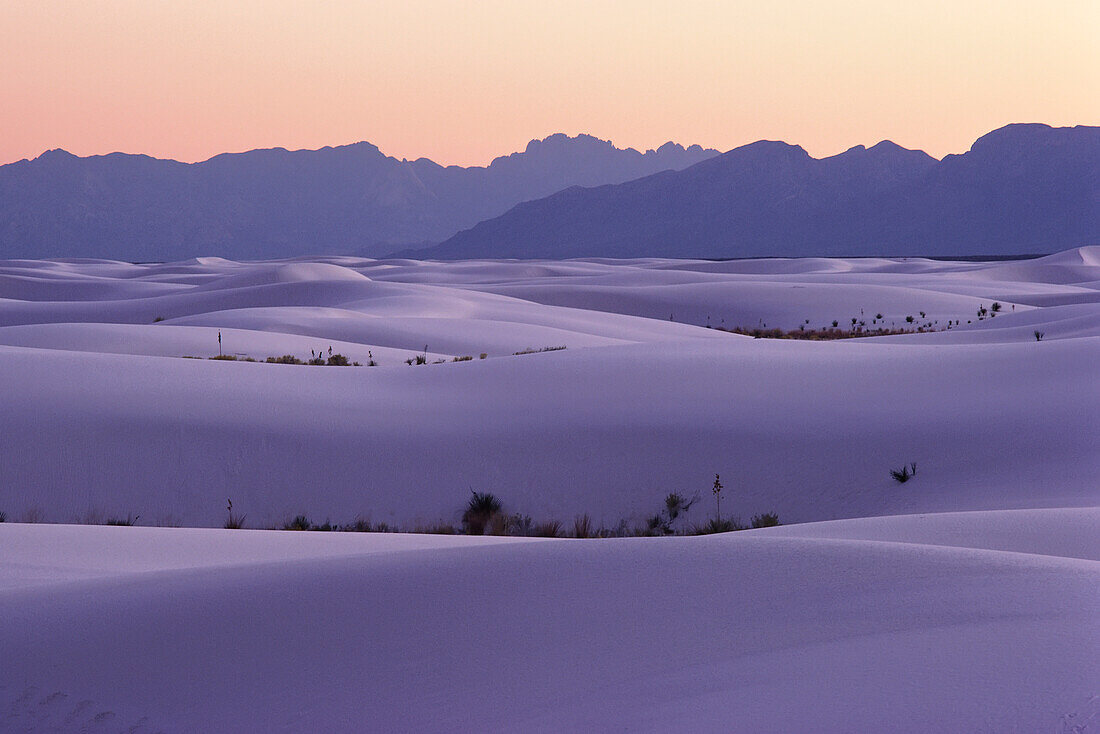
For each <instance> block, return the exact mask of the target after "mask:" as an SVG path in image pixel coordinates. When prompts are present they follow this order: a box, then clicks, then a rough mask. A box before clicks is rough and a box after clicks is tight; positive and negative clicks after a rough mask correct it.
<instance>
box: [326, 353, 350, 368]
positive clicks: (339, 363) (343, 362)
mask: <svg viewBox="0 0 1100 734" xmlns="http://www.w3.org/2000/svg"><path fill="white" fill-rule="evenodd" d="M325 364H327V365H328V366H329V367H350V366H351V363H350V362H349V361H348V358H347V357H345V356H344V355H342V354H333V355H331V356H329V358H328V361H327V362H326V363H325Z"/></svg>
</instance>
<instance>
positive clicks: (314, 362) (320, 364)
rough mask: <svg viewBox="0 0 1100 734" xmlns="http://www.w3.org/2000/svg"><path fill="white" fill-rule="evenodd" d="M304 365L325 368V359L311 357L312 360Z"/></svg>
mask: <svg viewBox="0 0 1100 734" xmlns="http://www.w3.org/2000/svg"><path fill="white" fill-rule="evenodd" d="M306 364H308V365H313V366H314V367H324V366H325V358H324V357H313V358H312V359H310V360H309V361H307V362H306Z"/></svg>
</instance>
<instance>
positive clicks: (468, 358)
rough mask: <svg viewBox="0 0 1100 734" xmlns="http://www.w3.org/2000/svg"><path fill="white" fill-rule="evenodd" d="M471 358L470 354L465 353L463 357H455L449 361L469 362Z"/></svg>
mask: <svg viewBox="0 0 1100 734" xmlns="http://www.w3.org/2000/svg"><path fill="white" fill-rule="evenodd" d="M472 359H473V357H471V356H470V355H468V354H467V355H466V356H465V357H455V358H454V359H452V360H451V361H452V362H469V361H470V360H472Z"/></svg>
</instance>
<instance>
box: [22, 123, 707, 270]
mask: <svg viewBox="0 0 1100 734" xmlns="http://www.w3.org/2000/svg"><path fill="white" fill-rule="evenodd" d="M717 152H718V151H715V150H706V149H703V148H701V147H700V146H698V145H693V146H691V147H689V148H684V147H683V146H680V145H677V144H675V143H666V144H665V145H663V146H661V147H660V148H658V149H656V150H650V151H646V152H645V153H642V152H639V151H637V150H634V149H632V148H627V149H625V150H623V149H619V148H616V147H614V146H613V145H612V144H611V143H609V142H607V141H604V140H599V139H598V138H594V137H592V136H589V135H580V136H577V137H569V136H566V135H561V134H558V135H551V136H550V137H548V138H546V139H544V140H533V141H531V142H530V143H529V144H528V145H527V148H526V150H524V151H523V152H521V153H513V154H512V155H508V156H503V157H500V158H497V159H495V160H494V161H493V162H492V163H491V164H490V165H488V166H485V167H470V168H462V167H459V166H440V165H438V164H436V163H434V162H433V161H430V160H428V159H426V158H421V159H418V160H414V161H407V160H398V159H396V158H393V157H390V156H387V155H385V154H383V153H382V152H381V151H380V150H379V149H378V148H377V147H375V146H374V145H371V144H370V143H365V142H363V143H356V144H353V145H345V146H340V147H335V148H332V147H328V148H322V149H320V150H300V151H287V150H284V149H281V148H275V149H266V150H252V151H248V152H246V153H233V154H222V155H218V156H215V157H213V158H211V159H209V160H207V161H203V162H201V163H194V164H187V163H180V162H178V161H172V160H161V159H156V158H151V157H149V156H145V155H129V154H123V153H112V154H110V155H103V156H91V157H87V158H83V157H77V156H74V155H71V154H69V153H67V152H65V151H63V150H51V151H48V152H46V153H43V154H42V155H41V156H39V157H38V158H35V159H34V160H23V161H19V162H16V163H11V164H8V165H4V166H0V257H6V258H12V257H28V258H38V257H102V258H115V259H124V260H135V261H136V260H178V259H183V258H187V257H192V256H196V255H221V256H224V257H229V258H236V259H256V258H277V257H287V256H293V255H301V254H308V253H337V252H338V253H359V254H366V255H377V254H381V253H385V252H389V251H391V250H393V249H396V248H400V247H408V246H413V245H422V244H426V243H435V242H440V241H442V240H444V239H446V238H447V237H449V236H451V235H453V234H455V233H456V232H458V231H460V230H462V229H464V228H467V227H471V226H473V225H474V224H476V223H477V222H479V221H481V220H484V219H487V218H490V217H495V216H497V215H499V214H502V213H503V212H505V211H507V210H508V209H510V208H511V207H512V206H514V205H515V204H517V203H519V202H522V201H526V200H529V199H537V198H541V197H544V196H547V195H549V194H552V193H554V192H556V191H559V190H561V189H563V188H567V187H569V186H575V185H581V186H597V185H601V184H607V183H620V182H623V181H629V180H632V179H636V178H639V177H643V176H647V175H649V174H652V173H655V172H658V171H663V170H666V169H682V168H685V167H687V166H690V165H692V164H694V163H698V162H699V161H702V160H705V159H706V158H709V157H711V156H714V155H716V154H717Z"/></svg>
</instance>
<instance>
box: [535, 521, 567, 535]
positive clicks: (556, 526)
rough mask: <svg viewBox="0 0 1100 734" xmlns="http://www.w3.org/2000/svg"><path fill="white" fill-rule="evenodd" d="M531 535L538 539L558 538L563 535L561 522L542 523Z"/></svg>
mask: <svg viewBox="0 0 1100 734" xmlns="http://www.w3.org/2000/svg"><path fill="white" fill-rule="evenodd" d="M531 534H532V535H534V536H535V537H538V538H557V537H558V536H560V535H561V520H547V521H545V522H540V523H539V524H538V525H536V526H535V529H534V531H533V532H532V533H531Z"/></svg>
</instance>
